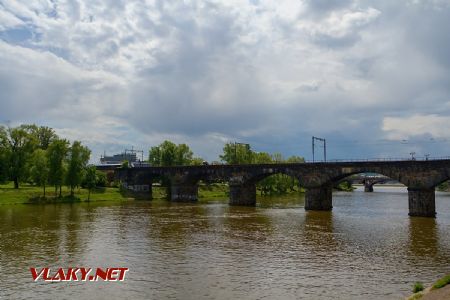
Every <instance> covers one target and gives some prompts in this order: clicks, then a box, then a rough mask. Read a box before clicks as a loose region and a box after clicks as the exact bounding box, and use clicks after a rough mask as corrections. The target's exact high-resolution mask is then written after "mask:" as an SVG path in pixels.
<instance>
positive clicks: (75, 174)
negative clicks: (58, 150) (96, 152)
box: [66, 141, 91, 196]
mask: <svg viewBox="0 0 450 300" xmlns="http://www.w3.org/2000/svg"><path fill="white" fill-rule="evenodd" d="M90 155H91V151H90V150H89V149H88V148H87V147H85V146H83V145H81V142H80V141H75V142H73V143H72V147H70V149H69V152H68V158H67V174H66V184H67V185H68V186H69V187H70V196H73V194H74V189H75V187H77V186H79V185H80V184H81V180H82V179H83V171H84V169H85V168H86V165H87V163H88V161H89V157H90Z"/></svg>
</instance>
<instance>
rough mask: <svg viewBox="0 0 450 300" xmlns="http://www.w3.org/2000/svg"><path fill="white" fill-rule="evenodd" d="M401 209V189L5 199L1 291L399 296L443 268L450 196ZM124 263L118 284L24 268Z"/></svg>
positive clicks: (449, 258) (0, 223) (24, 294)
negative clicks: (36, 274)
mask: <svg viewBox="0 0 450 300" xmlns="http://www.w3.org/2000/svg"><path fill="white" fill-rule="evenodd" d="M436 197H437V200H436V201H437V203H436V207H437V212H438V215H437V218H436V219H429V218H410V217H408V215H407V213H408V203H407V194H406V191H405V190H404V189H398V188H387V187H379V186H375V192H374V193H364V192H362V191H360V190H357V191H355V192H353V193H345V192H338V193H335V194H333V207H334V208H333V212H314V211H308V212H306V211H305V210H304V197H303V196H302V195H291V196H287V197H273V198H260V197H259V198H258V204H257V207H236V206H233V207H230V206H228V205H227V204H226V201H225V202H223V201H217V200H211V201H208V202H206V203H199V204H183V203H169V202H165V201H154V202H145V201H142V202H127V203H123V204H117V203H115V204H112V203H110V204H108V203H103V204H95V203H90V204H61V205H12V206H0V238H1V243H0V269H1V270H2V278H1V279H2V281H0V298H2V297H1V296H4V297H5V298H14V299H20V298H23V299H24V298H30V297H32V298H58V297H60V296H61V295H64V296H65V298H69V297H75V298H86V299H91V298H100V299H116V298H137V299H161V298H169V299H211V298H215V299H230V298H245V299H261V298H269V299H273V298H279V299H298V298H303V299H399V298H401V297H402V296H404V295H407V294H408V293H409V292H410V290H411V285H412V283H413V282H415V281H423V282H425V283H431V282H432V281H434V280H435V279H436V278H438V277H440V276H441V275H443V274H444V273H449V272H450V235H449V234H448V232H449V229H450V197H449V194H446V193H437V196H436ZM45 266H48V267H54V268H57V267H65V268H67V267H74V266H88V267H108V266H118V267H128V268H129V269H130V271H129V273H128V274H127V276H128V277H127V280H126V281H125V282H123V283H104V282H96V283H83V282H69V283H52V284H47V283H43V282H36V283H35V282H32V280H31V275H30V273H29V267H45Z"/></svg>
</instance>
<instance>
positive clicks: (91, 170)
mask: <svg viewBox="0 0 450 300" xmlns="http://www.w3.org/2000/svg"><path fill="white" fill-rule="evenodd" d="M85 180H86V187H87V189H88V191H89V192H88V201H90V200H91V191H92V190H93V189H95V187H96V185H97V169H96V167H95V166H89V167H87V168H86V178H85Z"/></svg>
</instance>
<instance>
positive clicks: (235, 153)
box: [219, 143, 254, 164]
mask: <svg viewBox="0 0 450 300" xmlns="http://www.w3.org/2000/svg"><path fill="white" fill-rule="evenodd" d="M253 156H254V152H253V151H252V150H251V147H250V145H249V144H238V143H226V144H225V146H224V147H223V154H222V155H220V156H219V157H220V159H221V160H222V161H224V162H226V163H227V164H251V163H252V160H253Z"/></svg>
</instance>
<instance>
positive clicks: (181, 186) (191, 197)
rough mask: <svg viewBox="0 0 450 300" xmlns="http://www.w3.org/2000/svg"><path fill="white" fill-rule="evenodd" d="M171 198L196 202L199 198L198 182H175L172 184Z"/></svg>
mask: <svg viewBox="0 0 450 300" xmlns="http://www.w3.org/2000/svg"><path fill="white" fill-rule="evenodd" d="M170 200H171V201H175V202H195V201H197V200H198V184H188V183H175V184H172V185H171V186H170Z"/></svg>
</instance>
